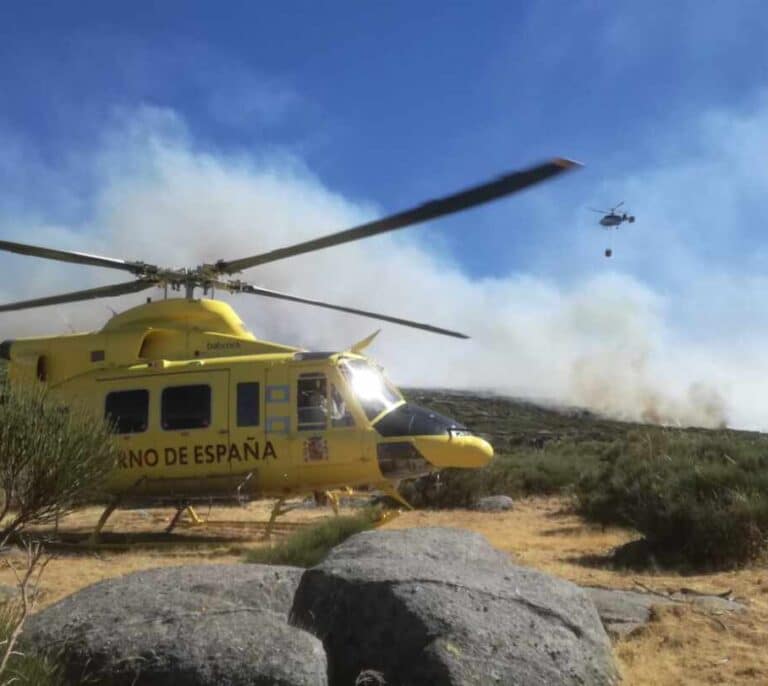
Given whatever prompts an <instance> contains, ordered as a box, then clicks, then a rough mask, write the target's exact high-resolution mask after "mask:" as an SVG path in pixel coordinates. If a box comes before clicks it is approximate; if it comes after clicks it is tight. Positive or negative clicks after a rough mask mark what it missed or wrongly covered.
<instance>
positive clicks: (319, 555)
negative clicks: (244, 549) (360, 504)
mask: <svg viewBox="0 0 768 686" xmlns="http://www.w3.org/2000/svg"><path fill="white" fill-rule="evenodd" d="M380 516H381V512H380V511H379V510H378V509H376V508H368V509H366V510H363V511H362V512H361V513H360V514H355V515H347V516H340V517H333V518H330V519H326V520H325V521H323V522H320V523H319V524H316V525H313V526H308V527H307V528H305V529H299V530H298V531H297V532H296V533H294V534H291V535H290V536H289V537H288V538H286V539H285V540H284V541H281V542H280V543H278V544H277V545H275V546H274V547H272V548H258V549H256V550H251V551H249V552H248V554H247V555H246V558H245V559H246V562H258V563H262V564H269V565H293V566H295V567H312V566H314V565H316V564H318V563H319V562H320V561H321V560H322V559H323V558H324V557H325V556H326V555H327V554H328V552H329V551H330V550H331V548H333V547H335V546H337V545H339V543H341V542H342V541H345V540H346V539H348V538H349V537H350V536H352V535H354V534H357V533H360V532H361V531H367V530H368V529H372V528H373V527H374V526H375V524H376V522H377V521H378V520H379V518H380Z"/></svg>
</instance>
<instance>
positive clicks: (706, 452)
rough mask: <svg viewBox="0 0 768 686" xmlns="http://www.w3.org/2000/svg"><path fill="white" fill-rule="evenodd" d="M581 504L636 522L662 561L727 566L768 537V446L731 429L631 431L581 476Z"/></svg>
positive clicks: (586, 512) (616, 520) (756, 550)
mask: <svg viewBox="0 0 768 686" xmlns="http://www.w3.org/2000/svg"><path fill="white" fill-rule="evenodd" d="M576 503H577V509H578V511H579V512H580V513H581V514H582V515H583V516H585V517H586V518H587V519H589V520H591V521H595V522H598V523H601V524H619V525H622V526H631V527H634V528H635V529H637V530H638V531H639V532H640V533H642V534H643V536H645V539H646V544H647V545H646V546H645V547H646V549H647V550H648V551H649V552H650V553H652V554H653V555H654V556H656V557H657V558H658V559H659V560H660V561H662V562H664V561H666V562H684V563H688V564H692V565H695V566H697V567H701V566H704V567H717V568H721V567H728V566H733V565H738V564H743V563H745V562H748V561H750V560H753V559H755V558H756V557H758V556H760V555H761V554H762V553H763V552H764V551H765V549H766V543H767V542H768V449H767V447H766V443H765V442H764V441H758V440H756V439H752V440H750V439H749V438H746V437H743V436H741V437H737V436H736V435H734V434H731V433H729V432H719V433H716V434H708V435H707V434H697V435H691V434H686V433H684V432H679V431H673V430H660V429H658V430H653V429H649V430H647V431H633V432H630V433H629V434H628V435H627V438H626V440H624V441H621V442H617V443H615V444H614V445H613V446H611V447H610V448H609V449H607V450H606V451H605V454H604V455H603V460H602V464H601V466H600V467H599V468H597V469H595V470H594V471H593V472H592V473H590V474H588V475H585V476H584V477H583V478H582V479H580V481H579V483H578V484H577V487H576Z"/></svg>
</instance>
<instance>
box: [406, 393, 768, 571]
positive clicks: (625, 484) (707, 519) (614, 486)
mask: <svg viewBox="0 0 768 686" xmlns="http://www.w3.org/2000/svg"><path fill="white" fill-rule="evenodd" d="M407 395H408V397H409V399H410V400H413V401H414V402H418V403H421V404H424V405H427V406H428V407H431V408H433V409H435V410H437V411H439V412H443V413H445V414H448V415H450V416H453V417H455V418H456V419H458V420H459V421H461V422H463V423H465V424H466V425H467V426H468V427H469V428H471V429H472V430H474V431H476V432H477V433H479V434H481V435H483V436H484V437H485V438H487V439H488V440H489V441H490V442H491V443H492V444H493V447H494V450H495V452H496V457H495V458H494V460H493V461H492V462H491V463H490V464H489V465H488V466H487V467H485V468H483V469H480V470H444V471H443V472H441V473H440V474H438V475H431V476H429V477H425V478H423V479H419V480H417V481H412V482H405V483H403V484H401V489H400V490H401V492H402V494H403V495H404V496H405V497H406V498H408V499H409V501H410V502H412V503H413V504H414V505H415V506H417V507H432V508H441V507H445V508H450V507H468V506H471V505H472V504H473V503H475V502H476V501H477V499H478V498H480V497H482V496H485V495H498V494H504V495H510V496H513V497H514V496H524V495H551V494H561V495H564V496H567V497H568V498H569V499H570V502H571V503H572V504H573V507H574V508H575V510H576V511H577V512H578V513H579V514H581V515H582V516H583V517H585V518H586V519H587V520H588V521H591V522H595V523H597V524H601V525H604V526H605V525H618V526H623V527H629V528H632V529H635V530H637V531H638V532H639V533H640V534H641V535H642V539H641V540H640V541H637V542H636V543H634V544H631V545H630V546H629V547H627V549H625V550H620V551H617V553H616V555H615V560H616V561H617V562H619V563H622V564H631V565H644V564H660V565H673V566H676V567H688V568H691V569H715V568H728V567H734V566H739V565H743V564H745V563H748V562H750V561H753V560H756V559H758V558H761V557H764V556H765V554H766V551H767V550H768V435H765V434H760V433H755V432H745V431H732V430H725V429H723V430H706V429H695V428H688V429H681V428H668V427H657V426H650V425H643V424H632V423H625V422H618V421H613V420H609V419H605V418H603V417H599V416H597V415H594V414H592V413H590V412H587V411H584V410H578V409H570V408H554V407H552V408H547V407H543V406H539V405H535V404H532V403H529V402H525V401H519V400H515V399H511V398H503V397H497V396H492V395H485V396H484V395H478V394H470V393H461V392H456V391H435V390H418V389H412V390H410V391H409V392H408V394H407Z"/></svg>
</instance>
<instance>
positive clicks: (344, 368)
mask: <svg viewBox="0 0 768 686" xmlns="http://www.w3.org/2000/svg"><path fill="white" fill-rule="evenodd" d="M339 369H340V370H341V373H342V374H343V375H344V378H345V379H346V380H347V383H348V384H349V388H350V389H351V391H352V393H353V394H354V395H355V397H356V398H357V400H358V401H359V402H360V405H361V406H362V408H363V411H364V412H365V415H366V417H368V419H375V418H376V417H378V416H379V415H380V414H381V413H382V412H385V411H387V410H391V409H392V408H393V407H395V405H397V404H398V403H400V402H401V401H402V398H401V397H400V394H399V393H397V392H396V391H395V389H394V388H392V386H390V385H389V383H388V382H387V380H386V379H385V378H384V375H383V374H382V373H381V372H380V371H379V370H378V369H377V368H376V367H374V366H373V365H371V364H368V362H366V361H365V360H354V359H346V360H342V361H341V363H340V364H339Z"/></svg>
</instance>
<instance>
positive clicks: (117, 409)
mask: <svg viewBox="0 0 768 686" xmlns="http://www.w3.org/2000/svg"><path fill="white" fill-rule="evenodd" d="M148 417H149V391H146V390H134V391H113V392H112V393H107V399H106V402H105V403H104V418H105V419H106V420H107V421H108V422H109V423H110V424H111V425H112V428H113V430H114V432H115V433H118V434H135V433H141V432H142V431H146V430H147V421H148Z"/></svg>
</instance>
